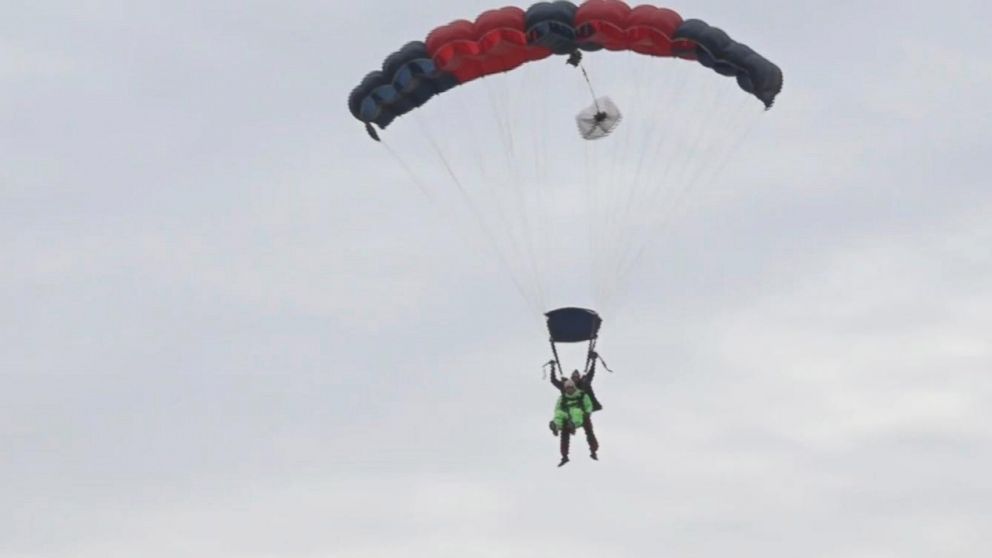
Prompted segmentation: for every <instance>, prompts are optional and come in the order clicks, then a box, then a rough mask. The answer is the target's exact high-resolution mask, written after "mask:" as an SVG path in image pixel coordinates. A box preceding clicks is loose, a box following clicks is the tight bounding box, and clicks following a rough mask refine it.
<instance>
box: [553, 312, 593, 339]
mask: <svg viewBox="0 0 992 558" xmlns="http://www.w3.org/2000/svg"><path fill="white" fill-rule="evenodd" d="M545 316H547V318H548V333H550V334H551V340H552V341H554V342H555V343H580V342H582V341H591V340H593V339H595V338H596V337H597V336H598V335H599V326H601V325H602V324H603V319H602V318H600V317H599V314H597V313H596V312H593V311H592V310H589V309H586V308H559V309H557V310H552V311H550V312H548V313H547V314H545Z"/></svg>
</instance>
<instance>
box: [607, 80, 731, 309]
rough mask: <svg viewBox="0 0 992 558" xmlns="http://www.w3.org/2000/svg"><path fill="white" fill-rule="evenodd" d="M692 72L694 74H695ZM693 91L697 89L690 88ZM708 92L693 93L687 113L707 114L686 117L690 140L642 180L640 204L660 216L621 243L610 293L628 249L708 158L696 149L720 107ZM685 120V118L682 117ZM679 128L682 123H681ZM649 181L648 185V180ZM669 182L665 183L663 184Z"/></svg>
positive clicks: (666, 212) (622, 277)
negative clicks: (656, 172) (655, 172)
mask: <svg viewBox="0 0 992 558" xmlns="http://www.w3.org/2000/svg"><path fill="white" fill-rule="evenodd" d="M694 75H695V74H694ZM692 90H693V91H695V90H697V89H696V88H692ZM706 90H707V91H708V93H709V94H708V95H706V94H702V95H694V96H693V97H694V99H693V101H694V107H693V110H692V111H690V112H689V114H696V113H697V112H698V111H699V110H705V113H706V115H705V116H704V117H703V119H702V120H701V121H694V120H687V121H686V122H687V123H690V122H691V123H694V125H692V126H686V128H687V131H689V132H690V134H689V136H690V140H689V142H688V143H680V144H676V145H674V146H673V150H674V152H673V153H671V155H667V156H665V157H664V159H665V167H664V169H665V170H664V171H663V172H662V173H660V174H659V175H658V176H656V177H653V180H652V177H647V178H646V180H645V186H646V187H647V190H646V191H645V198H644V200H643V205H645V206H647V207H651V208H657V212H658V213H659V214H661V215H662V218H661V219H659V220H654V221H653V222H652V223H645V224H644V225H643V226H642V229H641V232H640V234H639V235H637V236H634V235H633V234H631V235H625V236H631V237H632V238H630V239H629V241H627V240H626V239H624V242H622V243H621V246H622V248H621V250H620V254H618V256H619V257H618V258H617V260H616V261H615V265H616V275H615V277H614V283H613V285H612V286H611V289H610V292H611V295H612V294H615V291H616V290H617V289H618V288H619V286H620V284H623V283H625V282H626V278H627V275H628V273H629V271H630V270H629V267H628V266H627V265H626V263H627V260H628V254H629V253H630V252H631V250H632V249H633V250H635V251H636V245H638V244H642V243H645V242H647V241H648V239H649V237H650V236H651V234H649V233H654V231H655V229H656V228H657V227H658V224H659V223H664V222H666V221H667V220H668V219H669V217H670V213H671V205H672V204H673V203H674V202H673V200H677V199H678V198H679V197H681V195H684V194H685V193H687V192H688V191H689V190H691V189H692V184H687V183H686V182H685V180H686V178H687V175H689V174H690V167H693V165H702V164H703V162H704V161H706V160H707V159H706V158H705V157H704V156H702V155H701V154H700V153H699V152H698V147H699V145H700V141H701V140H702V138H703V136H704V135H705V133H706V130H707V129H709V127H710V126H711V123H712V121H713V119H714V118H715V117H716V116H717V113H718V112H719V111H717V110H715V107H716V106H717V103H716V100H717V96H716V94H715V91H714V90H713V89H706ZM683 120H685V119H683ZM680 128H681V126H680ZM649 182H650V183H651V184H650V185H648V183H649ZM666 186H668V187H666ZM638 237H640V238H641V239H642V240H641V241H640V242H635V239H636V238H638Z"/></svg>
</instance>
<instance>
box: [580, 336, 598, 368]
mask: <svg viewBox="0 0 992 558" xmlns="http://www.w3.org/2000/svg"><path fill="white" fill-rule="evenodd" d="M594 354H596V339H595V338H593V339H590V340H589V350H588V351H586V368H585V370H584V371H583V372H582V373H583V374H588V373H589V371H590V370H592V367H593V365H594V364H595V363H596V359H595V358H593V356H592V355H594Z"/></svg>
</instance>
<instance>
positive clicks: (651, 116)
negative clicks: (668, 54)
mask: <svg viewBox="0 0 992 558" xmlns="http://www.w3.org/2000/svg"><path fill="white" fill-rule="evenodd" d="M656 75H661V76H663V77H662V79H663V81H668V80H667V79H666V78H667V76H669V75H670V74H669V72H659V73H658V74H656ZM681 75H682V78H683V79H682V81H681V83H679V84H677V85H676V86H674V87H673V86H672V85H671V84H668V83H665V84H663V86H661V87H660V89H661V90H663V91H666V98H665V100H664V102H660V103H659V102H657V101H658V100H660V99H657V98H656V97H654V98H653V99H657V100H656V101H655V102H653V103H652V104H651V106H650V109H651V110H650V112H649V113H648V114H645V115H644V119H643V123H642V125H643V129H644V132H643V134H644V137H643V139H642V140H641V150H640V153H639V157H638V161H637V166H636V168H635V170H634V174H633V178H632V179H631V178H628V180H630V181H631V184H630V186H629V187H627V188H622V189H620V191H622V192H624V193H625V194H626V200H625V202H620V200H618V202H619V203H620V205H618V206H617V208H616V210H615V211H612V212H611V215H612V216H613V222H614V227H613V228H612V230H611V231H610V232H611V237H610V241H611V242H612V249H611V255H613V258H614V259H613V261H611V265H610V267H613V268H615V267H616V266H617V265H618V263H619V262H617V261H616V258H618V257H619V254H618V252H620V251H621V250H623V248H624V247H625V241H626V238H625V236H626V235H625V233H629V232H630V231H631V230H632V229H633V230H635V231H636V230H637V227H633V226H626V227H625V226H624V225H625V224H627V223H629V222H630V221H631V220H632V217H633V215H632V209H633V208H634V207H635V204H638V205H640V204H641V203H643V202H644V201H645V200H644V198H643V193H644V190H645V187H646V185H647V183H648V181H649V179H650V177H645V171H646V167H645V163H646V162H647V160H648V158H649V157H651V158H655V157H657V156H658V155H659V154H664V153H665V152H666V147H667V146H668V145H669V144H672V143H675V142H676V141H677V140H678V138H677V133H676V131H677V130H678V129H679V128H680V127H677V126H676V127H671V126H659V127H658V129H655V130H653V129H652V126H651V125H649V124H648V123H654V122H658V121H659V116H662V115H659V114H658V112H659V108H660V107H672V106H678V103H675V100H676V98H677V97H678V96H679V95H680V94H681V93H682V91H683V89H684V86H685V76H686V74H685V73H684V72H683V73H682V74H681ZM646 112H647V111H646ZM653 132H654V135H655V137H652V135H653V134H652V133H653ZM661 159H662V161H663V165H664V166H663V167H662V168H663V169H664V171H663V172H661V173H660V174H658V175H657V176H655V179H660V180H661V181H666V180H667V178H668V176H667V175H668V169H669V168H670V167H671V164H672V157H671V156H665V157H661ZM621 207H622V210H621Z"/></svg>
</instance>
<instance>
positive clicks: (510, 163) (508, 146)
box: [482, 78, 547, 306]
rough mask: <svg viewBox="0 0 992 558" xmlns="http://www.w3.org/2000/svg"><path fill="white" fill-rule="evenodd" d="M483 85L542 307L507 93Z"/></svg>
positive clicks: (543, 294) (541, 281)
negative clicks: (501, 144) (494, 123)
mask: <svg viewBox="0 0 992 558" xmlns="http://www.w3.org/2000/svg"><path fill="white" fill-rule="evenodd" d="M482 81H483V83H484V84H485V85H486V89H487V92H488V95H489V100H490V105H491V106H492V110H493V117H494V118H495V119H496V123H497V126H498V128H499V132H500V133H499V136H500V140H501V142H502V143H503V148H504V156H505V157H506V170H507V171H508V172H507V173H506V174H505V175H504V176H505V179H506V180H505V183H506V186H508V188H505V189H506V190H507V191H510V192H512V193H513V194H514V195H515V197H516V205H517V206H518V207H519V211H518V212H517V213H518V214H519V218H520V223H521V225H522V237H523V240H524V248H525V250H526V254H527V257H528V261H529V264H530V270H531V274H532V276H533V278H534V282H535V284H536V285H537V292H538V298H539V299H540V302H541V304H542V306H543V305H544V303H545V302H546V301H547V294H546V293H547V290H546V288H545V285H544V284H545V278H544V275H545V274H544V273H543V272H542V269H541V267H540V264H539V263H538V259H537V256H536V252H535V248H534V238H533V234H532V231H533V230H534V229H533V227H532V225H531V218H530V207H529V204H528V203H527V200H526V197H525V196H524V191H523V187H522V186H521V184H520V182H521V176H520V165H519V164H518V161H517V157H516V154H515V150H514V138H513V132H512V126H511V125H510V122H509V117H508V113H509V110H510V109H509V106H508V105H509V103H510V98H509V93H508V92H507V93H505V94H503V95H499V94H497V93H496V92H495V91H493V87H494V85H491V84H492V83H493V80H490V79H489V78H483V79H482ZM500 99H503V100H504V101H505V102H504V103H503V106H501V105H500Z"/></svg>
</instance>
